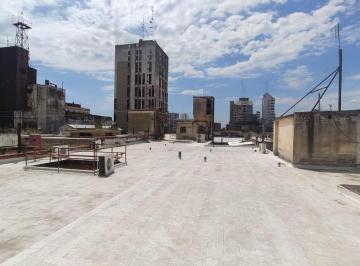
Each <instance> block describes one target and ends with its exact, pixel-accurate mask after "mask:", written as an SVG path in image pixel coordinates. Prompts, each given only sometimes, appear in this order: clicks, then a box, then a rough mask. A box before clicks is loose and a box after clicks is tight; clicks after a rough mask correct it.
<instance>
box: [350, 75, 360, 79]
mask: <svg viewBox="0 0 360 266" xmlns="http://www.w3.org/2000/svg"><path fill="white" fill-rule="evenodd" d="M349 79H351V80H360V74H357V75H353V76H350V77H349Z"/></svg>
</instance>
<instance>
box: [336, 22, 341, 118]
mask: <svg viewBox="0 0 360 266" xmlns="http://www.w3.org/2000/svg"><path fill="white" fill-rule="evenodd" d="M335 38H336V39H337V40H338V49H339V66H338V72H339V93H338V94H339V96H338V111H341V93H342V48H341V41H340V24H337V25H336V27H335Z"/></svg>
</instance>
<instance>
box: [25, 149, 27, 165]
mask: <svg viewBox="0 0 360 266" xmlns="http://www.w3.org/2000/svg"><path fill="white" fill-rule="evenodd" d="M25 166H27V146H25Z"/></svg>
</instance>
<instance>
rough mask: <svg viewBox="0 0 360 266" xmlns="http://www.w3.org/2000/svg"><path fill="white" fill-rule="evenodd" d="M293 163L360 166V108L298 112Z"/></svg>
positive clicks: (295, 117)
mask: <svg viewBox="0 0 360 266" xmlns="http://www.w3.org/2000/svg"><path fill="white" fill-rule="evenodd" d="M294 120H295V135H294V151H295V152H294V158H293V164H299V165H307V164H310V165H328V166H357V165H360V111H341V112H320V113H319V112H315V113H295V115H294Z"/></svg>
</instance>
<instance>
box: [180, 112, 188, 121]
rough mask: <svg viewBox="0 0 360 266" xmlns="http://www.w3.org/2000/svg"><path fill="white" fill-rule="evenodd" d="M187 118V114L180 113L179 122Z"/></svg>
mask: <svg viewBox="0 0 360 266" xmlns="http://www.w3.org/2000/svg"><path fill="white" fill-rule="evenodd" d="M188 119H189V116H188V114H187V113H181V114H179V120H188Z"/></svg>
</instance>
